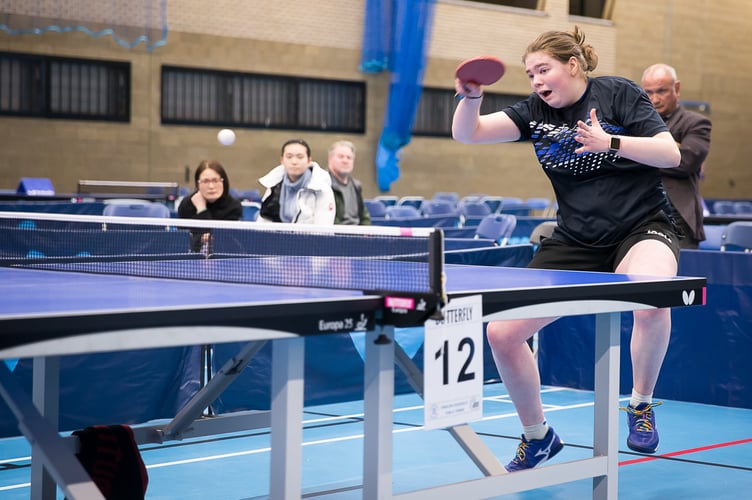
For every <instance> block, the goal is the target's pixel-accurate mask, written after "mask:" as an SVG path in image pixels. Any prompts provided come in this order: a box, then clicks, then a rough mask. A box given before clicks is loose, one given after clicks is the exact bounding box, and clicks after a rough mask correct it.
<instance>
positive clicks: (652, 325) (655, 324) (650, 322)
mask: <svg viewBox="0 0 752 500" xmlns="http://www.w3.org/2000/svg"><path fill="white" fill-rule="evenodd" d="M634 323H635V327H636V328H639V329H640V330H643V331H649V330H659V331H664V330H668V329H670V328H671V310H670V309H644V310H640V311H635V312H634Z"/></svg>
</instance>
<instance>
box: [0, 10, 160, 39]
mask: <svg viewBox="0 0 752 500" xmlns="http://www.w3.org/2000/svg"><path fill="white" fill-rule="evenodd" d="M84 19H85V20H84ZM0 30H2V31H4V32H6V33H8V34H9V35H41V34H43V33H47V32H49V31H53V32H57V33H68V32H71V31H79V32H82V33H86V34H87V35H90V36H92V37H97V38H98V37H102V36H111V37H112V39H113V40H114V41H115V42H117V43H118V44H120V45H122V46H123V47H126V48H133V47H135V46H137V45H139V44H141V43H144V44H146V48H147V49H148V50H153V49H154V48H156V47H159V46H160V45H164V44H165V43H166V42H167V0H97V2H95V3H93V4H88V3H86V5H85V4H84V3H83V2H82V3H80V4H78V3H77V4H68V3H67V2H59V1H57V2H55V1H51V0H5V1H3V2H0Z"/></svg>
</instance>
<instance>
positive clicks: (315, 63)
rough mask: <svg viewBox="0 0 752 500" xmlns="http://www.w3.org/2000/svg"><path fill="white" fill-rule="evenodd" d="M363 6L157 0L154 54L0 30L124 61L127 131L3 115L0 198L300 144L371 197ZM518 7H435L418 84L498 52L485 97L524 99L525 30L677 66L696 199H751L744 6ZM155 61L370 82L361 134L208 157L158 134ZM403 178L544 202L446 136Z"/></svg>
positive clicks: (531, 179) (523, 172) (533, 169)
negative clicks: (698, 179)
mask: <svg viewBox="0 0 752 500" xmlns="http://www.w3.org/2000/svg"><path fill="white" fill-rule="evenodd" d="M364 4H365V2H364V0H328V1H326V2H311V1H308V0H294V1H283V2H269V1H264V2H262V1H259V0H213V1H212V2H206V1H204V0H170V1H169V2H168V26H169V29H170V32H169V35H168V38H167V44H166V45H165V46H163V47H159V48H157V49H156V50H154V51H152V52H148V51H147V50H146V49H145V48H144V47H143V45H142V46H138V47H136V48H135V49H131V50H127V49H124V48H123V47H121V46H120V45H118V44H117V43H115V42H113V41H112V40H110V39H108V38H104V37H103V38H96V39H95V38H92V37H89V36H87V35H84V34H81V33H69V34H58V33H50V34H45V35H28V36H10V35H7V34H5V33H0V50H8V51H16V52H30V53H41V54H50V55H61V56H80V57H92V58H103V59H115V60H126V61H130V62H131V63H132V75H133V76H132V77H133V100H132V120H131V122H130V123H128V124H106V123H96V122H77V121H59V120H54V121H53V120H36V119H8V118H0V141H1V142H0V189H10V188H15V186H16V185H17V183H18V179H19V178H20V177H21V176H32V177H37V176H39V177H50V178H51V179H52V181H53V184H54V185H55V186H56V188H57V190H58V191H71V190H74V189H75V186H76V181H77V180H78V179H82V178H89V179H114V180H151V181H179V182H181V183H184V184H188V182H187V181H186V179H185V170H186V167H187V168H188V170H190V171H191V172H192V171H193V169H194V168H195V166H196V165H197V164H198V163H199V161H200V160H202V159H204V158H215V159H218V160H220V161H221V162H223V163H224V164H225V166H226V167H227V169H228V171H229V173H230V175H231V179H232V183H233V186H234V187H237V188H253V187H257V183H256V179H257V178H258V177H259V176H261V175H263V174H264V173H265V172H266V171H267V170H268V169H270V168H271V167H273V166H274V165H276V164H277V162H278V159H279V146H280V145H281V144H282V142H284V141H285V140H286V139H288V138H290V137H292V136H296V135H303V136H304V137H305V138H306V139H307V140H308V141H309V142H310V143H311V145H312V147H313V151H314V159H316V160H317V161H319V162H320V163H322V164H325V163H326V150H327V147H328V146H329V144H330V143H331V142H333V141H334V140H337V139H341V138H344V139H349V140H352V141H353V142H355V144H356V145H357V146H358V149H359V154H358V160H357V167H356V169H357V174H358V177H359V178H360V179H361V180H362V181H363V182H364V184H365V191H366V194H367V195H368V196H374V195H376V194H378V190H377V187H376V183H375V172H374V167H373V158H374V155H375V146H376V143H377V141H378V138H379V135H380V133H381V126H382V119H383V113H384V107H385V103H386V94H387V91H388V85H389V75H388V74H378V75H363V74H361V73H359V72H358V64H359V62H360V45H361V36H362V24H363V8H364ZM545 4H546V11H544V12H531V11H524V10H520V9H510V8H504V7H495V6H489V5H483V4H478V3H473V2H462V1H459V0H438V2H437V8H436V17H435V21H434V30H433V37H432V41H431V48H430V60H429V63H428V66H427V69H426V75H425V84H426V85H429V86H433V87H446V88H451V87H452V85H453V77H452V75H453V71H454V67H455V66H456V65H457V63H458V62H459V61H461V60H462V59H464V58H466V57H470V56H474V55H478V54H484V53H487V54H495V55H498V56H500V57H501V58H502V59H504V60H505V61H506V62H507V65H508V70H507V75H506V76H505V77H504V79H503V80H502V81H501V82H500V83H498V84H496V85H494V86H493V87H492V90H496V91H500V92H501V91H507V92H513V93H521V94H525V93H527V92H528V91H529V84H528V81H527V78H526V77H525V75H524V71H523V69H522V63H521V61H520V57H521V55H522V52H523V51H524V49H525V47H526V46H527V44H528V43H529V42H530V41H531V40H532V39H533V38H535V36H537V34H538V33H540V32H542V31H545V30H548V29H568V28H570V27H571V26H573V25H574V24H575V23H576V24H579V25H580V26H581V27H582V28H583V29H584V31H585V33H586V35H587V37H588V40H589V42H590V43H592V44H593V45H594V46H595V48H596V50H597V52H598V54H599V58H600V62H599V67H598V70H597V71H596V74H620V75H624V76H627V77H630V78H633V79H637V80H639V77H640V74H641V72H642V69H643V68H644V67H645V66H647V65H649V64H652V63H653V62H657V61H665V62H668V63H671V64H673V65H675V66H676V67H677V70H678V71H679V74H680V78H681V80H682V98H684V99H689V100H701V101H708V102H710V103H711V106H712V108H711V109H712V114H711V118H712V119H713V123H714V131H713V149H712V153H711V156H710V159H709V161H708V179H707V180H706V181H705V185H704V191H705V194H706V196H708V197H713V198H720V197H749V196H750V195H752V173H750V169H748V168H747V167H746V163H745V160H746V158H747V157H749V156H750V153H752V151H750V149H751V148H752V144H751V142H752V141H747V140H745V139H744V137H746V136H747V135H749V131H750V130H749V129H750V128H752V125H750V124H749V123H748V122H749V120H745V119H744V118H745V117H742V116H740V114H741V112H743V110H745V109H747V108H749V107H750V106H749V104H750V100H752V97H750V95H749V93H748V92H747V89H749V88H750V85H749V83H750V82H749V80H750V78H752V71H750V65H752V62H751V61H752V57H750V56H751V55H752V54H749V52H750V51H752V46H750V45H749V44H745V43H744V42H745V37H747V38H748V35H747V34H745V33H747V31H746V30H747V26H746V24H748V21H747V20H748V19H749V18H750V16H749V14H752V6H750V5H748V2H746V0H729V1H726V2H718V3H715V2H710V1H709V0H681V1H680V0H674V1H665V2H655V1H654V0H652V1H648V0H629V1H627V0H615V9H614V18H613V21H612V22H609V21H602V20H592V19H584V18H577V19H570V18H569V16H568V15H567V12H568V2H567V0H549V1H547V2H545ZM163 64H174V65H190V66H195V67H207V68H215V69H227V70H237V71H253V72H269V73H278V74H285V75H301V76H309V77H323V78H342V79H350V80H364V81H366V82H367V87H368V109H367V131H366V133H365V134H364V135H352V136H339V135H332V134H325V133H310V132H306V133H304V134H297V133H295V132H287V131H276V130H254V129H249V130H240V129H239V130H236V132H237V135H238V138H237V141H236V143H235V145H233V146H232V147H223V146H220V145H219V144H218V142H217V140H216V132H217V130H215V129H212V128H201V127H179V126H162V125H161V124H160V122H159V85H160V82H159V79H160V67H161V65H163ZM400 164H401V170H402V172H401V177H400V179H399V180H398V181H397V182H396V183H395V184H393V185H392V193H393V194H397V195H404V194H424V195H430V194H432V193H433V192H435V191H446V190H457V191H459V192H461V193H462V194H469V193H475V192H491V193H493V194H502V195H508V196H522V197H528V196H550V194H551V193H550V187H549V186H548V182H547V180H546V179H545V176H544V175H543V173H542V172H541V170H540V168H539V167H538V166H537V163H536V161H535V158H534V156H533V153H532V148H531V147H530V145H528V144H505V145H480V146H479V145H476V146H468V145H463V144H458V143H455V142H454V141H452V140H451V139H436V138H413V140H412V142H411V143H410V144H409V145H408V146H407V147H406V148H404V150H403V152H402V157H401V163H400Z"/></svg>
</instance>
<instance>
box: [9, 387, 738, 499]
mask: <svg viewBox="0 0 752 500" xmlns="http://www.w3.org/2000/svg"><path fill="white" fill-rule="evenodd" d="M484 393H485V399H484V418H483V420H481V421H478V422H475V423H473V424H472V426H473V428H474V429H475V430H476V432H477V433H478V434H479V435H481V436H482V438H483V439H484V441H485V442H486V443H487V444H488V446H489V447H490V449H491V450H492V451H493V452H494V453H495V454H496V456H497V457H499V459H500V461H501V462H502V463H506V462H507V461H508V460H509V459H511V458H512V456H513V454H514V451H515V448H516V445H517V442H518V435H519V432H520V427H519V423H518V420H517V418H516V415H515V413H514V408H513V406H512V404H511V402H510V401H509V398H508V397H507V395H506V392H505V389H504V386H503V384H490V385H486V386H485V391H484ZM592 396H593V395H592V393H591V392H589V391H578V390H571V389H562V388H552V387H549V388H545V389H544V392H543V401H544V404H545V405H546V408H547V414H546V415H547V418H548V421H549V423H550V424H551V425H552V426H554V428H555V429H556V431H557V432H558V433H559V434H560V436H561V437H562V439H564V441H565V442H566V446H565V448H564V449H563V450H562V452H561V453H559V455H557V456H556V457H555V458H554V459H553V460H552V461H551V462H550V463H556V462H563V461H569V460H574V459H577V458H582V457H586V456H590V455H591V451H590V447H591V445H592V419H593V408H592V403H593V399H592ZM625 400H626V398H625ZM362 410H363V405H362V401H354V402H350V403H340V404H333V405H325V406H317V407H307V408H306V413H305V415H304V421H305V430H304V433H303V441H304V449H303V490H304V496H305V497H306V498H326V499H336V500H345V499H355V498H361V497H362V492H361V489H360V485H361V481H362V479H361V477H362V446H363V436H362V430H363V426H362ZM656 416H657V424H658V429H659V431H660V434H661V446H660V449H659V450H658V451H659V454H658V455H655V456H647V455H640V454H637V453H634V452H631V451H630V450H628V449H627V448H626V444H625V442H624V440H625V439H626V414H625V413H624V412H620V420H621V427H620V446H619V449H620V450H621V453H620V456H619V460H620V467H619V497H620V498H624V499H641V500H648V499H655V500H670V499H704V498H712V499H713V500H721V499H735V500H736V499H741V498H750V495H751V493H750V492H752V410H746V409H738V408H725V407H718V406H709V405H702V404H696V403H684V402H678V401H664V404H663V406H660V407H658V408H657V409H656ZM422 421H423V407H422V400H420V398H419V397H418V396H416V395H414V394H407V395H400V396H397V397H396V398H395V410H394V474H393V480H394V481H393V484H394V492H395V493H399V492H406V491H411V490H414V489H419V488H423V487H427V486H431V485H438V484H443V483H448V482H455V481H461V480H464V479H472V478H477V477H480V476H481V475H480V473H479V472H478V470H477V468H476V467H475V466H474V465H473V464H472V462H471V461H470V459H468V458H467V456H466V455H465V454H464V452H463V451H462V450H461V449H460V448H459V446H458V445H457V443H456V442H455V441H454V440H453V439H452V438H451V437H450V436H449V434H448V433H447V432H445V431H441V430H433V431H426V430H424V429H422V428H421V425H422ZM269 443H270V436H269V433H268V432H267V430H265V429H260V430H259V429H257V430H254V431H248V432H245V433H238V434H227V435H220V436H216V437H212V438H202V439H196V440H192V441H182V442H177V441H174V442H169V443H166V444H163V445H159V446H157V445H149V446H143V447H142V449H141V453H142V457H143V459H144V462H145V463H146V465H147V468H148V473H149V488H148V491H147V498H148V499H153V500H157V499H181V500H186V499H207V498H211V499H227V500H234V499H238V500H240V499H255V498H265V497H266V495H267V494H268V488H269V485H268V475H269ZM29 449H30V448H29V445H28V444H27V442H26V440H25V439H23V438H10V439H0V500H11V499H27V498H29V493H30V489H29V474H30V465H29V464H30V457H29ZM591 487H592V481H591V480H584V481H576V482H572V483H568V484H564V485H559V486H555V487H549V488H544V489H539V490H531V491H529V492H524V493H520V494H516V495H508V496H505V497H499V498H510V499H536V500H537V499H541V500H542V499H545V500H554V499H561V500H572V499H586V498H591V496H592V494H591ZM58 498H63V495H62V493H61V492H58Z"/></svg>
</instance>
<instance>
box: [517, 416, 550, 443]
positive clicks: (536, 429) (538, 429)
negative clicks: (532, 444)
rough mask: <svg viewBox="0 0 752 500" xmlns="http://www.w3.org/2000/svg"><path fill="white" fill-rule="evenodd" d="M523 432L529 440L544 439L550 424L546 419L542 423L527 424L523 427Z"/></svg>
mask: <svg viewBox="0 0 752 500" xmlns="http://www.w3.org/2000/svg"><path fill="white" fill-rule="evenodd" d="M522 433H523V434H524V435H525V439H527V440H528V441H530V440H531V439H543V438H544V437H546V434H548V424H547V423H546V421H545V420H544V421H543V422H542V423H540V424H535V425H525V426H523V427H522Z"/></svg>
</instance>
